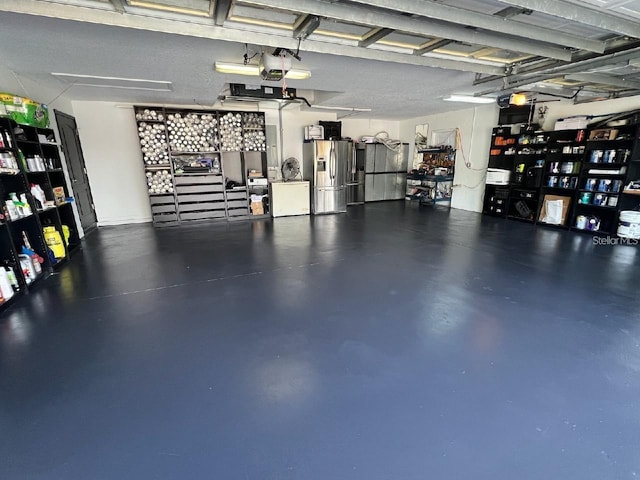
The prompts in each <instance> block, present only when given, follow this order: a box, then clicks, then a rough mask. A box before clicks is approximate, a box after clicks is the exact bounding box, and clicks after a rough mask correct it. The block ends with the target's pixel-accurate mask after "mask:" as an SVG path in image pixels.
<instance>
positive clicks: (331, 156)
mask: <svg viewBox="0 0 640 480" xmlns="http://www.w3.org/2000/svg"><path fill="white" fill-rule="evenodd" d="M334 145H335V144H334V142H331V150H330V151H329V169H330V170H329V176H330V177H331V180H334V179H335V178H336V151H335V148H334Z"/></svg>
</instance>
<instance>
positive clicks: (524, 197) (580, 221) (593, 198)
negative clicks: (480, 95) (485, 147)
mask: <svg viewBox="0 0 640 480" xmlns="http://www.w3.org/2000/svg"><path fill="white" fill-rule="evenodd" d="M639 119H640V117H638V116H633V115H630V123H629V124H627V125H622V126H618V127H608V128H591V129H581V130H558V131H553V132H547V133H539V132H537V133H536V134H535V135H530V136H529V137H528V138H525V137H523V136H522V135H520V136H515V135H510V134H509V133H508V129H506V128H504V127H499V128H497V129H494V137H496V134H497V135H498V138H499V141H498V142H496V141H495V138H494V141H493V142H492V147H491V152H490V154H491V155H490V157H489V158H490V159H489V166H490V167H493V166H496V168H504V169H510V170H511V181H510V184H509V185H490V184H487V186H486V188H485V198H484V209H483V213H485V214H490V215H498V216H502V217H507V218H516V219H520V220H527V221H530V222H535V223H537V224H542V225H545V226H552V227H555V228H565V229H571V230H573V231H584V232H588V233H590V234H599V235H613V234H615V233H616V230H617V227H618V221H619V217H620V212H621V211H624V210H637V209H640V123H638V120H639ZM514 138H517V139H518V140H517V143H518V145H517V148H515V151H514V150H513V149H512V147H506V146H507V145H513V144H514V141H513V139H514ZM534 138H535V140H533V139H534ZM506 139H510V140H509V141H508V142H507V141H506ZM503 140H504V141H505V143H504V145H505V147H506V148H505V149H501V148H498V147H499V144H500V143H502V142H503ZM525 141H526V142H527V146H526V147H525V145H524V142H525ZM507 151H508V154H507ZM526 152H528V154H525V153H526ZM540 168H541V169H542V170H540ZM531 172H535V174H530V173H531ZM634 183H635V184H637V188H636V189H632V188H630V185H631V184H634ZM548 200H561V201H562V204H563V210H562V214H561V218H560V221H559V222H557V221H556V222H553V223H550V222H549V220H548V217H547V215H546V206H547V201H548ZM518 202H522V203H523V204H524V205H525V206H526V207H527V209H524V208H518V206H517V205H518ZM525 210H526V211H525ZM522 212H524V213H526V215H524V214H522Z"/></svg>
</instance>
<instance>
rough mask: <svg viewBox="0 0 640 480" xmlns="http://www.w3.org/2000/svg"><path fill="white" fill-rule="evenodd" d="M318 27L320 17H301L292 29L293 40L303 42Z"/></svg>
mask: <svg viewBox="0 0 640 480" xmlns="http://www.w3.org/2000/svg"><path fill="white" fill-rule="evenodd" d="M319 26H320V17H318V16H316V15H303V16H302V17H300V19H299V20H298V21H297V22H296V24H295V25H294V27H293V38H300V39H302V40H304V39H305V38H307V37H308V36H309V35H311V34H312V33H313V31H314V30H315V29H316V28H318V27H319Z"/></svg>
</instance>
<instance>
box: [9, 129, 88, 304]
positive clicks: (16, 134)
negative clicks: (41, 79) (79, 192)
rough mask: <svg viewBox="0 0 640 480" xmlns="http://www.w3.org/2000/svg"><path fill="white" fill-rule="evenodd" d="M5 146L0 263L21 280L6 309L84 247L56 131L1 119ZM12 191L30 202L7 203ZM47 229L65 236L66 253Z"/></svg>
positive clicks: (18, 281)
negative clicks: (36, 191)
mask: <svg viewBox="0 0 640 480" xmlns="http://www.w3.org/2000/svg"><path fill="white" fill-rule="evenodd" d="M0 150H1V155H0V159H1V160H2V166H1V167H0V203H1V205H2V213H1V214H0V218H1V222H0V264H2V265H3V266H4V268H5V270H7V268H10V269H11V270H13V273H14V275H15V279H16V282H17V283H16V285H15V286H14V293H13V295H11V296H10V299H9V300H8V301H7V298H5V297H3V299H2V300H0V308H2V307H4V306H6V305H8V304H9V303H10V302H11V301H12V300H13V299H14V298H16V297H17V296H18V295H19V294H22V293H24V292H25V291H26V290H27V289H29V288H32V287H33V286H34V285H35V284H36V283H37V282H38V281H39V280H41V279H42V278H45V277H46V276H47V275H48V274H49V273H50V272H51V270H52V269H55V268H57V267H59V266H60V265H62V264H63V263H64V261H65V260H66V259H67V258H68V256H69V254H70V253H71V252H73V250H75V249H76V248H78V246H79V245H80V238H79V234H78V231H77V227H76V223H75V217H74V215H73V210H72V208H71V204H70V197H69V189H68V186H67V184H66V179H65V176H64V173H63V170H62V164H61V160H60V153H59V150H58V144H57V142H56V140H55V133H54V131H53V130H52V129H48V128H35V127H30V126H24V125H18V124H17V123H15V122H14V121H13V120H10V119H8V118H0ZM32 185H38V186H39V187H40V188H41V189H42V193H43V194H44V203H42V202H41V201H38V200H37V198H35V197H34V195H32V193H31V186H32ZM12 194H15V197H17V198H21V197H22V198H24V199H25V200H26V204H27V205H28V206H20V207H19V208H17V209H16V208H14V206H13V205H10V204H11V202H9V203H7V201H8V200H9V199H10V196H11V195H12ZM20 210H22V214H20ZM43 227H53V229H54V230H55V232H57V234H58V235H59V238H60V239H62V241H63V247H64V248H63V254H62V255H60V254H58V257H55V256H54V255H53V251H52V250H51V249H50V248H49V246H48V245H47V242H46V240H45V234H44V232H43ZM65 231H68V240H66V239H65ZM27 243H28V244H29V245H30V246H31V250H32V251H34V252H35V253H36V254H37V256H38V257H39V258H40V259H41V260H42V263H40V262H39V261H38V262H37V265H36V264H35V263H34V260H33V259H32V258H30V257H29V256H28V255H25V254H24V253H23V246H28V245H27ZM61 247H62V246H61ZM0 268H2V267H0ZM38 270H39V271H38ZM36 274H37V275H36Z"/></svg>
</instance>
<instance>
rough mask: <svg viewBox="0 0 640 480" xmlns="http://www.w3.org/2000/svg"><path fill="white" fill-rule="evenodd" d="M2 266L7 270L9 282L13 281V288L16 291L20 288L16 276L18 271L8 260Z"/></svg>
mask: <svg viewBox="0 0 640 480" xmlns="http://www.w3.org/2000/svg"><path fill="white" fill-rule="evenodd" d="M2 268H4V270H5V271H6V272H7V275H8V277H9V282H10V283H11V286H13V290H14V291H15V292H17V291H18V290H20V284H19V283H18V277H16V271H15V270H14V269H13V266H12V265H11V264H10V263H9V261H8V260H5V261H4V263H3V265H2Z"/></svg>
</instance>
